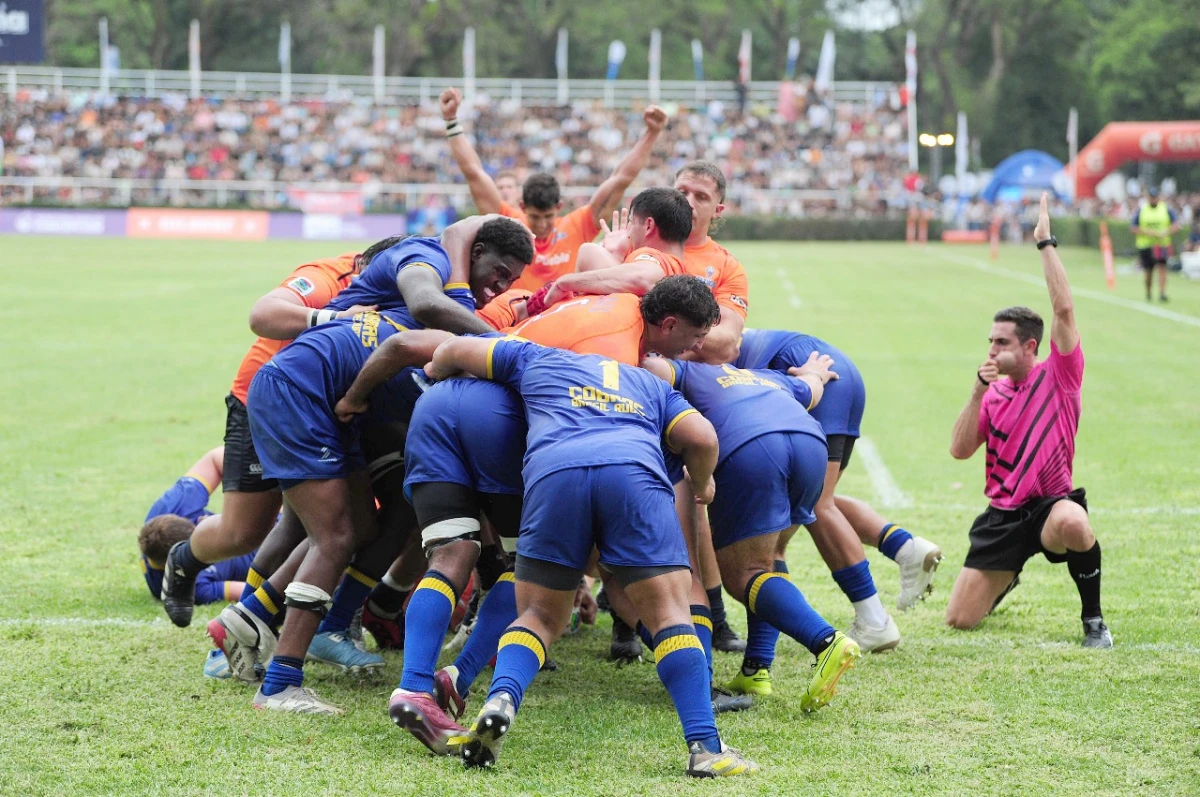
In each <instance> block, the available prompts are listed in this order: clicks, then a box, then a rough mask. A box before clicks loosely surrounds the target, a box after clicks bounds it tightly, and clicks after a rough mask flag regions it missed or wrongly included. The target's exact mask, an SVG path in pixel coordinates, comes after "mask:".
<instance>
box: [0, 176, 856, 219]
mask: <svg viewBox="0 0 1200 797" xmlns="http://www.w3.org/2000/svg"><path fill="white" fill-rule="evenodd" d="M594 190H595V189H594V188H591V187H587V186H564V187H563V189H562V193H563V196H564V197H566V198H567V200H568V204H571V203H572V201H574V202H575V203H581V202H582V201H583V200H584V199H586V198H587V197H589V196H591V194H592V192H593V191H594ZM301 191H307V192H314V193H321V192H327V193H335V192H352V193H361V194H362V197H363V205H364V207H365V208H366V209H367V210H370V211H396V210H401V209H413V208H418V207H420V206H421V205H422V204H423V203H425V202H427V201H429V199H430V198H432V197H442V198H444V199H445V200H446V201H447V203H448V204H450V205H452V206H453V207H455V208H457V209H459V210H464V209H468V208H470V207H471V206H472V202H471V195H470V191H469V190H468V188H467V186H465V185H458V184H440V185H439V184H427V183H367V184H360V183H336V182H327V183H285V182H274V181H267V180H167V179H163V180H145V179H124V178H99V177H58V176H51V177H11V176H4V177H0V206H3V205H10V206H11V205H59V206H63V205H66V206H84V205H86V206H98V207H110V208H126V207H188V208H222V207H240V208H245V207H251V208H257V209H262V210H281V209H288V208H293V207H296V206H297V205H296V200H295V194H296V193H297V192H301ZM629 195H630V196H632V192H630V194H629ZM727 199H728V202H729V203H730V204H732V205H733V206H734V207H737V206H738V205H741V204H746V203H755V204H761V203H764V202H768V203H772V204H775V203H780V204H787V203H795V202H799V203H802V204H803V203H829V202H834V203H836V204H837V206H838V207H843V208H844V207H849V206H850V205H851V204H852V203H853V194H852V193H851V192H850V191H818V190H802V189H766V188H749V187H739V186H736V185H734V186H730V191H729V196H728V197H727Z"/></svg>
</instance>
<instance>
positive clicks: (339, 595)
mask: <svg viewBox="0 0 1200 797" xmlns="http://www.w3.org/2000/svg"><path fill="white" fill-rule="evenodd" d="M377 583H378V582H377V581H376V580H375V579H373V578H371V577H370V576H368V575H367V574H366V573H363V572H362V571H361V570H357V569H355V568H354V567H353V566H350V567H347V568H346V574H345V575H344V576H342V583H341V584H338V588H337V591H336V592H334V593H333V605H332V606H330V607H329V613H328V614H326V615H325V619H323V620H322V621H321V625H320V627H319V628H318V629H317V633H318V634H326V633H329V632H331V631H332V632H333V633H335V634H342V633H345V632H346V631H348V630H349V629H350V623H351V622H352V621H353V620H354V613H355V612H357V611H358V607H359V606H362V605H363V601H365V600H366V599H367V596H368V595H370V594H371V590H372V589H373V588H374V587H375V585H376V584H377Z"/></svg>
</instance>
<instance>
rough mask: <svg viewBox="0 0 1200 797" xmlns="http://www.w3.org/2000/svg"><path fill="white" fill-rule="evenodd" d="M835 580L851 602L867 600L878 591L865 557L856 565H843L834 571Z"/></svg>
mask: <svg viewBox="0 0 1200 797" xmlns="http://www.w3.org/2000/svg"><path fill="white" fill-rule="evenodd" d="M833 580H834V581H836V582H837V585H838V586H839V587H841V588H842V592H844V593H846V597H847V598H849V599H850V602H851V603H858V602H859V601H865V600H866V599H867V598H869V597H871V596H872V595H874V594H875V593H876V590H875V582H874V581H872V580H871V566H870V565H869V564H867V560H866V559H863V560H862V561H861V562H859V563H858V564H856V565H850V566H849V567H843V568H842V569H841V570H835V571H833Z"/></svg>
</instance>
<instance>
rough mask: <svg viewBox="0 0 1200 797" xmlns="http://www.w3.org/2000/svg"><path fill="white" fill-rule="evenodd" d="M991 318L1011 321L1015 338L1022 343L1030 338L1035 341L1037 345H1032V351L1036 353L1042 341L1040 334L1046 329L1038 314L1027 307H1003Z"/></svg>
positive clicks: (997, 320) (996, 320) (998, 320)
mask: <svg viewBox="0 0 1200 797" xmlns="http://www.w3.org/2000/svg"><path fill="white" fill-rule="evenodd" d="M992 320H993V321H995V322H1003V321H1010V322H1012V324H1013V325H1014V326H1015V327H1016V329H1017V340H1019V341H1021V342H1022V343H1024V342H1025V341H1027V340H1031V339H1032V340H1035V341H1037V343H1038V345H1037V346H1034V347H1033V353H1034V354H1037V350H1038V348H1039V347H1040V346H1041V343H1042V334H1043V333H1044V332H1045V331H1046V324H1045V322H1043V321H1042V317H1041V316H1040V315H1038V314H1037V313H1035V312H1033V311H1032V310H1030V309H1029V308H1028V307H1020V306H1018V307H1005V308H1004V309H1003V310H1001V311H1000V312H998V313H996V315H995V316H994V317H993V318H992Z"/></svg>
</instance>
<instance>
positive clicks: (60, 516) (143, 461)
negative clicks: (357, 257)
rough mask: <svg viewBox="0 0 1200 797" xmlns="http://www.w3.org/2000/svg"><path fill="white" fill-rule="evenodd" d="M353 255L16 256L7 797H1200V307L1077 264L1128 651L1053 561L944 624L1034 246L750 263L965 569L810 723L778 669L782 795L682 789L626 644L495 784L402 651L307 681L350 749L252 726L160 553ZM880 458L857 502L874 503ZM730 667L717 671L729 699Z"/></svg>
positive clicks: (757, 786) (1032, 277) (571, 674)
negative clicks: (825, 346) (992, 365)
mask: <svg viewBox="0 0 1200 797" xmlns="http://www.w3.org/2000/svg"><path fill="white" fill-rule="evenodd" d="M345 248H349V247H340V246H339V245H337V244H322V243H270V244H267V243H261V244H258V243H255V244H234V243H210V242H175V241H171V242H154V241H145V240H130V241H123V240H83V239H35V238H3V239H0V253H2V254H0V262H3V264H4V266H5V271H6V273H7V275H8V280H7V284H8V286H9V288H8V290H9V293H8V295H7V297H6V299H5V301H4V309H3V310H0V319H3V320H2V321H0V346H2V350H3V352H4V356H3V363H4V368H3V373H2V375H0V379H2V380H3V381H2V384H3V387H4V390H3V395H4V397H5V403H6V407H5V412H4V413H3V414H0V474H2V476H0V551H3V556H0V596H2V597H3V600H0V793H4V794H71V795H74V794H170V795H174V794H201V793H209V794H221V795H231V794H255V795H257V794H309V795H312V794H348V793H356V794H357V793H362V794H399V795H409V794H412V795H424V794H506V795H517V794H551V793H556V794H587V795H592V794H594V795H612V794H664V795H665V794H669V795H680V794H701V793H703V794H737V795H742V794H764V795H765V794H854V795H856V797H866V796H867V795H898V794H903V795H908V794H1050V793H1054V794H1079V795H1093V794H1113V795H1116V794H1120V795H1126V794H1131V793H1136V794H1153V795H1188V794H1198V793H1200V583H1198V582H1200V578H1198V574H1200V569H1198V567H1197V562H1198V561H1200V541H1198V538H1197V535H1196V527H1197V522H1198V521H1200V450H1198V448H1197V443H1198V438H1200V402H1197V400H1196V388H1197V374H1198V373H1200V285H1197V284H1195V283H1186V282H1184V281H1182V280H1178V279H1176V280H1175V281H1174V282H1173V285H1172V291H1171V295H1172V302H1171V303H1170V304H1169V305H1165V306H1160V305H1158V304H1154V305H1147V304H1145V303H1144V302H1143V300H1142V299H1141V288H1140V285H1139V284H1135V279H1136V278H1134V277H1123V278H1122V279H1121V283H1120V285H1119V286H1118V289H1117V291H1116V292H1115V293H1112V294H1110V293H1109V292H1108V291H1107V290H1106V289H1105V287H1104V284H1103V278H1102V274H1101V270H1100V266H1099V258H1098V255H1096V254H1095V253H1093V252H1087V251H1083V250H1066V251H1064V252H1063V253H1062V254H1063V258H1064V260H1065V261H1066V262H1067V265H1068V271H1069V274H1070V278H1071V280H1072V284H1073V286H1074V288H1075V289H1076V296H1077V302H1076V312H1077V316H1078V319H1079V325H1080V328H1081V331H1082V336H1083V345H1084V349H1085V352H1086V357H1087V375H1086V378H1085V385H1084V413H1083V420H1082V428H1081V432H1080V435H1079V449H1078V456H1077V460H1076V481H1077V484H1081V485H1084V486H1086V487H1087V488H1088V491H1089V498H1090V500H1091V503H1092V506H1093V522H1094V526H1095V529H1096V532H1097V535H1098V536H1099V538H1100V539H1101V541H1102V543H1103V546H1104V552H1105V562H1104V605H1105V613H1106V617H1107V619H1108V622H1109V625H1110V627H1111V628H1112V631H1113V635H1114V637H1115V639H1116V645H1117V646H1116V648H1115V649H1113V650H1111V651H1099V652H1092V651H1084V650H1082V649H1080V648H1079V646H1078V642H1079V639H1080V637H1081V631H1080V624H1079V616H1078V615H1079V603H1078V598H1077V595H1076V592H1075V588H1074V586H1073V584H1072V583H1071V581H1070V578H1069V577H1068V575H1067V572H1066V570H1065V568H1062V567H1052V566H1050V565H1049V564H1047V563H1046V562H1045V561H1044V560H1041V559H1036V560H1032V561H1031V562H1030V563H1029V566H1028V568H1027V569H1026V571H1025V575H1023V577H1022V585H1021V587H1020V588H1019V589H1018V590H1017V591H1016V592H1015V593H1013V595H1012V596H1010V598H1009V599H1008V600H1007V601H1006V602H1005V603H1004V605H1003V607H1002V608H1001V610H1000V611H999V612H998V613H997V614H996V615H994V616H993V617H991V618H989V619H988V620H986V621H985V622H984V624H983V626H982V627H981V628H980V629H978V630H977V631H974V632H965V633H964V632H952V631H950V630H948V629H947V628H945V627H944V626H943V624H942V614H943V611H944V609H945V605H946V598H947V595H948V594H949V587H950V584H951V583H952V581H953V579H954V577H955V575H956V574H957V572H958V570H959V566H960V564H961V562H962V558H963V555H964V553H965V551H966V542H967V537H966V529H967V527H968V526H969V524H970V521H971V519H972V518H973V517H974V515H975V514H976V513H977V512H978V511H979V510H980V509H981V507H982V505H983V501H982V500H981V495H982V481H983V465H982V461H981V457H976V458H975V459H974V460H972V461H970V462H966V463H962V462H956V461H954V460H952V459H951V458H950V457H949V455H948V454H947V446H948V443H949V436H950V427H951V425H952V423H953V421H954V418H955V416H956V414H957V413H958V411H959V409H960V408H961V406H962V403H963V402H964V401H965V400H966V398H967V396H968V394H969V392H970V390H971V383H972V381H973V380H974V370H975V368H976V367H977V365H978V364H979V362H981V361H982V359H983V358H984V356H985V351H986V337H987V334H988V330H989V327H990V314H991V313H992V312H994V311H995V310H996V309H998V308H999V307H1001V306H1005V305H1009V304H1018V303H1024V304H1029V305H1032V306H1033V307H1035V308H1038V309H1040V310H1041V311H1043V312H1048V309H1049V308H1048V300H1047V297H1046V293H1045V289H1044V288H1043V287H1041V284H1040V265H1039V262H1040V261H1039V258H1038V257H1037V255H1036V253H1035V252H1034V251H1033V250H1032V247H1030V248H1028V249H1025V248H1022V249H1019V250H1018V249H1006V250H1004V251H1003V253H1002V256H1001V259H1000V260H999V262H997V263H992V262H991V261H989V260H987V259H986V258H987V253H986V251H985V250H983V249H977V248H969V247H958V248H947V247H940V246H931V247H929V248H928V249H918V248H908V247H904V246H897V245H883V244H861V245H785V244H769V243H754V244H751V243H744V244H736V243H735V244H731V249H733V251H734V253H735V254H736V255H738V256H739V257H740V258H741V260H742V262H743V263H745V264H746V266H747V270H748V272H749V274H750V281H751V285H752V291H751V302H752V308H753V309H752V315H751V323H752V324H753V325H756V326H764V327H782V328H793V329H803V330H804V331H808V332H812V333H814V334H817V335H820V336H822V337H825V338H827V339H829V340H830V341H832V342H834V343H836V344H837V345H838V346H839V347H840V348H842V349H843V350H844V351H846V352H848V353H850V354H851V355H852V356H853V357H854V358H855V360H856V361H857V363H858V365H859V367H860V369H861V370H862V372H863V374H864V375H865V378H866V381H867V384H868V386H869V402H868V409H867V416H866V422H865V434H866V435H867V436H868V437H869V438H870V439H871V440H872V441H873V443H874V445H875V448H876V449H877V450H878V452H879V454H880V458H881V459H882V462H883V465H884V467H885V468H886V471H887V472H888V473H889V474H890V476H891V478H892V479H893V481H894V483H895V488H896V489H894V490H887V489H885V490H883V492H884V493H885V497H886V496H890V497H891V500H892V502H894V503H896V504H897V506H894V507H891V508H888V509H886V510H885V511H884V514H885V515H887V516H888V517H889V518H890V519H891V520H893V521H896V522H900V523H903V524H904V525H905V526H906V527H907V528H909V529H912V530H913V531H914V532H918V533H920V534H922V535H924V536H927V537H929V538H931V539H934V540H935V541H937V542H939V543H940V544H941V546H942V547H943V549H944V550H945V552H946V555H947V558H946V561H945V563H944V564H943V567H942V570H941V571H940V572H939V575H938V580H937V583H936V591H935V592H934V594H933V596H932V597H931V598H930V599H929V600H928V601H927V602H926V603H925V604H924V605H921V606H919V607H918V608H917V609H915V610H914V611H912V612H910V613H908V614H906V615H903V616H898V618H897V619H898V621H899V623H900V627H901V629H902V631H903V632H904V635H905V636H904V641H903V643H902V646H901V648H900V649H899V650H898V651H897V652H895V653H893V654H885V655H882V656H877V657H872V658H871V659H869V660H864V661H863V662H862V663H861V664H860V666H859V667H858V668H857V669H855V670H854V671H852V672H851V673H850V674H849V675H848V676H847V677H846V678H845V680H844V681H843V682H842V686H841V689H840V693H839V696H838V698H837V699H836V700H835V701H834V703H833V704H832V706H831V707H829V708H828V709H825V710H822V711H821V712H819V713H818V714H816V715H814V716H812V717H805V716H803V715H801V714H800V712H799V710H798V708H797V699H796V697H798V693H799V691H800V690H801V689H802V687H803V684H804V683H805V682H806V679H807V674H808V670H809V667H808V665H809V662H810V659H809V657H808V656H807V654H805V653H803V651H802V650H801V649H800V648H799V647H798V646H797V645H795V644H794V643H792V642H790V641H787V640H785V641H784V642H782V643H781V648H780V656H779V659H778V660H777V663H776V667H775V670H774V678H775V687H776V695H775V696H774V697H772V698H769V699H766V700H763V701H761V702H760V705H758V706H757V707H756V708H755V709H753V710H752V711H749V712H746V713H744V714H741V715H733V716H728V715H727V716H724V717H722V718H721V719H720V721H719V725H720V727H721V730H722V733H723V734H724V736H725V738H726V739H727V740H728V741H729V742H730V743H732V744H734V745H735V746H738V747H740V748H741V749H743V750H744V751H746V752H747V753H748V754H749V755H750V756H752V757H753V758H754V759H755V760H757V761H758V762H759V763H760V764H761V765H762V767H763V769H762V772H761V773H760V774H759V775H757V776H756V777H755V778H754V780H753V781H752V782H746V781H743V782H704V783H696V782H689V781H688V780H687V779H686V778H684V777H683V776H682V774H681V770H682V764H683V761H684V749H683V746H682V744H681V741H680V738H679V732H678V724H677V720H676V719H675V716H674V714H673V712H672V711H671V710H670V704H669V701H668V698H667V696H666V694H665V692H664V691H663V690H662V689H661V687H660V685H659V683H658V681H657V678H656V677H655V672H654V668H653V666H652V665H650V664H646V665H642V666H634V667H630V668H626V669H623V670H619V671H618V670H616V669H615V668H614V667H613V666H612V665H610V664H608V663H607V662H606V661H605V660H604V653H605V652H606V651H607V646H608V630H607V627H606V625H605V626H604V627H598V628H595V629H591V630H585V631H584V632H581V633H580V634H578V635H577V636H574V637H570V638H567V639H565V640H564V641H563V642H562V643H561V644H560V646H559V647H557V648H555V651H554V656H555V658H556V659H557V660H558V661H559V662H560V665H561V668H560V670H559V671H558V672H557V673H553V674H543V675H542V676H539V679H538V681H537V683H536V684H535V686H534V688H533V689H532V690H531V692H530V694H529V698H528V701H527V702H526V704H525V707H524V709H523V711H522V713H521V716H520V718H519V720H518V723H517V726H516V729H515V731H514V733H513V735H512V736H511V738H510V740H509V742H508V745H507V747H506V749H505V754H504V757H503V759H502V761H501V766H500V767H499V768H498V769H497V770H496V771H493V772H485V773H479V772H474V773H468V772H463V771H462V769H461V766H460V765H459V764H458V763H457V762H455V761H450V760H440V759H434V758H431V757H429V756H427V755H426V754H425V753H424V748H422V747H420V746H419V745H418V744H417V743H416V742H415V741H414V740H413V739H412V738H410V737H409V736H407V735H406V734H402V733H400V732H398V731H397V730H396V729H395V728H394V727H393V726H392V725H391V723H390V722H389V721H388V719H387V715H386V708H385V706H386V698H387V695H388V694H389V693H390V691H391V689H392V687H393V686H394V683H395V681H396V680H397V678H398V677H399V674H400V668H401V657H400V655H399V654H388V655H387V656H386V658H387V668H386V671H385V676H383V677H382V678H379V679H378V680H373V681H367V682H355V681H352V680H349V679H346V678H341V677H335V676H334V675H333V673H332V671H331V670H327V669H324V668H323V667H322V666H320V665H309V667H308V683H309V685H312V686H315V687H316V688H317V689H318V691H319V692H320V693H321V694H322V695H324V696H325V697H327V698H330V699H332V700H333V701H334V702H337V703H340V704H341V705H343V706H346V707H347V708H348V713H347V716H345V717H343V718H341V719H338V720H328V719H317V718H311V717H296V716H281V715H274V714H269V715H266V714H264V713H260V712H255V711H252V710H251V709H250V697H251V693H250V692H249V691H248V690H247V689H246V688H244V687H243V686H241V685H236V684H230V683H215V682H211V681H208V680H206V679H204V678H203V677H202V676H201V673H200V669H201V665H202V660H203V658H204V653H205V650H206V649H207V640H206V638H205V637H204V635H203V628H204V623H205V622H206V621H207V619H208V618H209V617H211V616H212V615H213V614H215V613H216V611H217V610H218V609H217V607H202V608H200V609H199V610H198V611H197V618H196V621H195V622H194V623H193V627H192V628H190V629H188V630H180V629H177V628H175V627H174V626H172V625H170V624H169V623H167V622H166V621H165V618H164V616H163V613H162V610H161V608H159V606H158V605H157V604H156V603H154V602H153V601H152V600H151V599H150V597H149V595H148V594H147V593H146V588H145V585H144V584H143V582H142V579H141V576H140V574H139V571H138V566H137V554H136V545H135V536H136V533H137V529H138V527H139V525H140V522H141V518H142V517H143V515H144V513H145V511H146V508H147V507H148V506H149V504H150V503H151V502H152V501H153V500H154V499H155V498H157V497H158V495H159V494H160V493H161V492H162V491H163V490H164V489H165V488H166V487H167V486H168V485H169V484H170V483H171V482H172V481H174V479H176V478H177V477H178V476H179V475H181V474H182V473H183V471H184V469H186V468H187V466H188V465H190V464H191V463H192V462H193V461H194V460H195V459H196V458H197V457H198V456H199V455H200V454H201V453H203V452H204V451H206V450H207V449H209V448H210V447H212V446H214V445H217V444H218V443H219V442H220V440H221V436H222V432H223V428H224V426H223V424H224V405H223V397H224V396H225V394H226V392H227V391H228V388H229V382H230V380H231V379H232V376H233V373H234V371H235V369H236V367H237V364H238V362H239V360H240V358H241V356H242V354H243V353H244V351H245V349H246V347H247V345H248V344H249V343H250V340H251V336H250V333H249V332H248V330H247V328H246V317H247V314H248V310H249V307H250V304H251V303H252V301H253V300H254V299H255V298H257V297H258V296H260V295H261V294H263V293H264V292H266V290H268V289H269V288H271V287H272V286H273V285H275V284H276V283H277V282H278V281H279V280H280V279H281V278H282V277H283V276H284V275H285V274H286V273H287V272H288V271H289V270H290V269H291V268H292V267H293V266H294V265H295V264H297V263H299V262H301V261H302V260H304V259H308V258H310V257H312V256H323V255H326V254H332V253H337V252H338V251H340V250H341V249H345ZM856 460H857V461H856V462H854V463H853V465H852V466H851V468H850V470H849V471H848V472H847V474H846V477H845V479H844V481H843V484H844V485H845V492H847V493H850V494H853V495H856V496H860V497H862V498H865V499H867V500H870V501H875V502H878V501H879V499H880V495H879V492H880V487H879V484H877V483H876V482H875V481H873V480H872V478H871V477H870V475H869V474H868V470H867V468H866V467H865V466H864V459H863V458H862V457H861V456H858V455H857V454H856ZM881 473H882V471H880V472H877V473H876V477H877V478H878V477H879V476H880V474H881ZM906 499H907V501H910V502H911V504H910V505H909V506H903V504H905V503H906ZM215 500H216V501H217V503H218V505H219V498H217V499H215ZM789 558H790V562H791V569H792V573H793V578H794V580H795V581H796V582H797V584H798V585H800V586H801V588H802V589H804V591H805V592H806V594H807V595H808V597H809V599H810V600H811V602H812V603H813V604H814V606H815V607H816V608H817V609H818V610H820V611H822V612H823V613H824V614H825V615H826V616H827V617H829V619H830V620H831V621H832V622H834V623H835V624H836V625H839V626H842V627H845V626H847V625H849V623H850V621H851V619H852V612H851V609H850V607H849V605H848V604H847V602H846V601H845V599H844V597H843V596H842V595H841V594H840V592H838V590H837V589H836V587H835V585H834V583H833V581H832V579H830V577H829V574H828V571H827V570H826V569H825V567H824V565H823V564H822V563H821V561H820V559H819V557H817V555H816V553H815V550H814V549H813V547H812V545H811V543H809V542H808V541H807V539H802V538H800V537H798V538H797V542H796V544H794V545H793V549H792V550H791V551H790V557H789ZM871 564H872V570H873V573H874V575H875V578H876V582H877V583H878V585H879V587H880V590H881V592H882V593H883V597H884V600H885V603H889V604H890V603H892V602H894V600H895V596H896V593H897V591H898V575H897V570H896V568H895V566H894V565H893V564H892V563H891V562H889V561H888V560H886V559H884V558H883V557H882V556H879V555H878V554H877V553H876V552H871ZM728 600H729V603H730V604H731V606H732V607H736V604H735V603H734V602H733V601H732V599H728ZM731 616H732V617H734V619H735V625H737V626H738V627H741V628H743V629H744V616H743V615H742V613H741V612H740V610H739V609H737V608H731ZM606 622H607V621H606V620H602V621H601V623H602V625H603V624H606ZM738 663H739V662H738V660H737V659H736V658H735V657H732V656H727V655H724V654H718V658H717V668H718V676H719V677H722V678H728V677H730V676H731V675H732V674H733V672H734V671H735V669H736V667H737V665H738ZM488 673H490V671H486V672H485V675H484V680H486V678H487V677H489V676H488ZM477 706H478V700H477V699H475V700H473V701H472V706H471V710H474V709H475V708H476V707H477Z"/></svg>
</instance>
